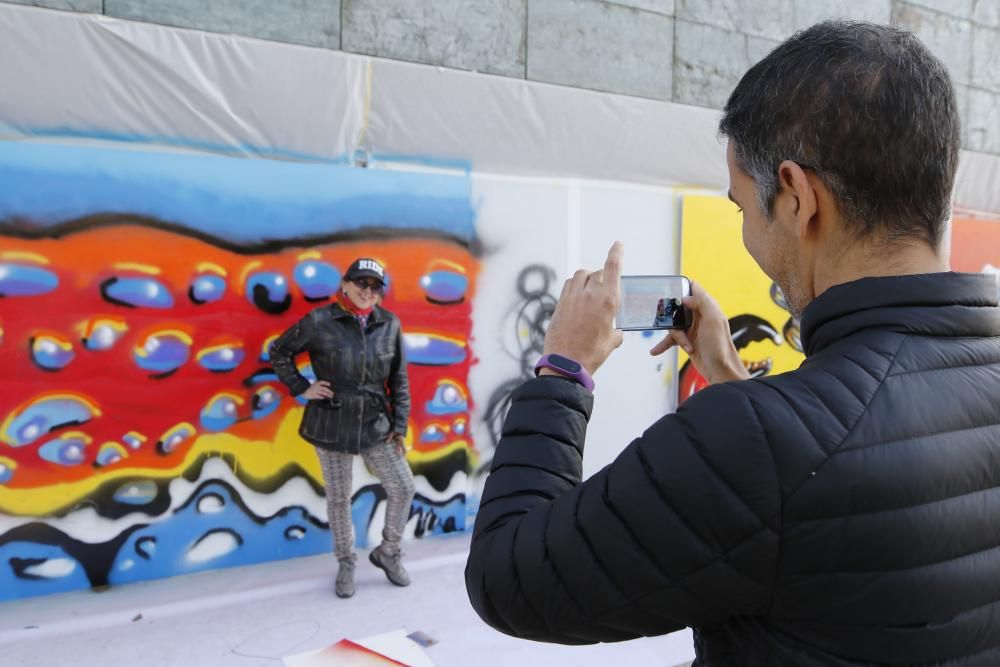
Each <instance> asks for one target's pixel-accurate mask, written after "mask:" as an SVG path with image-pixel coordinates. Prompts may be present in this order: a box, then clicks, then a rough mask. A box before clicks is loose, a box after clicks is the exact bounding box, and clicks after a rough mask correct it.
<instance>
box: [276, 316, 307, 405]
mask: <svg viewBox="0 0 1000 667" xmlns="http://www.w3.org/2000/svg"><path fill="white" fill-rule="evenodd" d="M311 337H312V316H311V315H306V316H305V317H303V318H302V319H301V320H299V321H298V322H296V323H295V324H293V325H292V326H291V327H289V328H288V330H287V331H285V333H283V334H281V335H280V336H278V337H277V338H276V339H274V342H273V343H271V347H270V349H269V350H268V354H269V356H270V357H271V367H272V368H273V369H274V372H275V374H276V375H277V376H278V379H279V380H281V381H282V382H283V383H284V384H285V386H287V387H288V390H289V392H290V393H291V394H292V396H298V395H299V394H301V393H302V392H304V391H305V390H306V389H308V388H309V380H307V379H306V377H305V376H304V375H302V373H300V372H299V369H298V366H296V365H295V356H296V355H298V354H301V353H302V352H304V351H305V350H306V348H307V347H308V346H309V341H310V339H311Z"/></svg>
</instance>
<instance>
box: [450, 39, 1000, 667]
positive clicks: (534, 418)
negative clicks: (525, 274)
mask: <svg viewBox="0 0 1000 667" xmlns="http://www.w3.org/2000/svg"><path fill="white" fill-rule="evenodd" d="M721 129H722V133H723V134H724V135H725V136H726V137H727V138H728V139H729V147H728V162H729V171H730V185H731V187H730V197H731V198H732V199H733V200H734V201H735V202H736V203H737V204H738V205H739V206H740V207H742V209H743V211H744V223H743V224H744V242H745V244H746V246H747V249H748V250H749V252H750V253H751V255H752V256H753V257H754V259H755V260H756V261H757V263H758V264H760V265H761V267H762V268H763V269H764V271H765V272H766V273H767V274H768V275H769V276H770V277H771V278H772V279H773V280H775V281H776V283H777V284H778V285H779V286H780V287H781V289H782V290H783V292H784V294H785V295H786V297H787V299H788V302H789V305H790V308H791V310H792V312H793V313H794V314H796V315H801V322H802V331H801V333H802V341H803V344H804V348H805V352H806V361H805V363H804V364H803V365H802V367H801V368H800V369H798V370H796V371H793V372H790V373H785V374H783V375H779V376H775V377H768V378H762V379H755V380H749V379H747V373H746V370H745V369H744V368H743V367H742V365H741V363H740V360H739V358H738V356H737V354H736V350H735V348H733V345H732V340H731V338H730V335H729V328H728V326H727V324H726V319H725V316H724V315H723V314H722V312H721V311H720V310H719V308H718V306H717V304H716V303H715V302H714V301H713V300H712V299H711V297H710V296H709V295H707V294H705V293H704V292H703V291H702V290H700V289H699V288H697V286H696V287H695V289H694V294H693V296H692V297H691V298H689V299H687V300H686V302H685V303H686V305H687V307H689V308H690V309H691V310H692V311H693V313H694V318H695V322H694V325H693V326H692V328H691V329H689V330H688V331H687V332H686V333H677V332H674V333H672V334H671V335H670V336H668V338H667V339H666V340H664V341H663V342H662V343H660V344H659V345H658V346H657V347H656V348H654V350H653V352H654V353H660V352H663V351H665V350H666V349H668V348H670V347H671V346H673V345H679V346H681V347H683V348H685V349H686V350H688V351H689V353H691V355H692V360H693V363H694V364H695V365H696V367H697V368H698V370H699V371H700V372H701V373H702V375H704V376H705V377H706V378H707V379H708V380H709V381H710V382H711V383H712V384H713V386H711V387H709V388H707V389H705V390H704V391H702V392H700V393H698V394H696V395H695V396H694V397H692V398H691V399H689V400H688V401H687V402H685V403H684V405H683V406H682V407H681V408H680V409H679V410H678V412H677V413H676V414H673V415H668V416H666V417H664V418H662V419H660V420H659V421H658V422H656V423H655V424H653V425H652V426H651V427H649V429H648V430H647V431H646V432H645V433H644V434H643V435H642V437H640V438H639V439H637V440H635V441H634V442H632V443H631V444H630V445H629V446H628V447H627V448H626V449H625V450H624V451H623V452H622V453H621V455H620V456H619V457H618V458H617V459H616V460H615V461H614V462H613V463H612V464H610V465H609V466H607V467H606V468H605V469H603V470H601V471H600V472H598V473H597V474H595V475H594V476H593V477H591V478H590V479H588V480H586V481H585V482H581V459H582V455H583V446H584V438H585V434H586V428H587V420H588V418H589V416H590V411H591V406H592V400H593V397H592V394H591V392H590V391H589V389H588V388H587V385H589V382H590V381H589V375H588V373H593V372H594V371H596V369H597V368H598V367H599V366H600V365H601V364H602V363H603V362H604V361H605V360H606V359H607V358H608V356H609V355H610V354H611V352H612V351H613V349H614V348H615V347H616V346H617V345H618V344H620V342H621V334H620V333H619V332H616V331H615V330H614V329H613V317H614V313H615V310H616V308H617V303H618V299H619V296H620V295H619V283H618V278H619V276H620V274H621V261H622V249H621V247H620V246H618V245H616V246H615V247H614V248H612V251H611V253H610V254H609V257H608V262H607V264H606V266H605V268H604V270H603V271H599V272H596V273H593V274H588V273H586V272H578V273H577V274H576V275H575V276H574V277H573V278H572V279H571V280H569V281H567V283H566V286H565V288H564V290H563V293H562V296H561V298H560V302H559V306H558V308H557V310H556V313H555V315H554V316H553V319H552V322H551V324H550V327H549V330H548V334H547V336H546V341H545V348H546V353H547V354H555V355H560V357H562V359H560V358H559V357H557V358H555V359H552V358H550V359H549V365H548V366H544V367H543V368H542V369H541V370H540V374H541V375H542V377H539V378H538V379H535V380H531V381H529V382H527V383H525V384H524V385H523V386H522V387H521V388H520V389H518V391H517V392H516V394H515V396H514V398H513V403H512V405H511V408H510V412H509V414H508V415H507V419H506V422H505V424H504V429H503V439H502V440H501V442H500V444H499V446H498V448H497V451H496V454H495V457H494V460H493V464H492V472H491V474H490V477H489V478H488V480H487V483H486V487H485V490H484V493H483V498H482V504H481V508H480V510H479V515H478V517H477V519H476V527H475V533H474V536H473V541H472V547H471V553H470V555H469V562H468V566H467V568H466V585H467V588H468V591H469V597H470V600H471V601H472V605H473V607H474V608H475V609H476V611H477V612H478V613H479V615H480V616H481V617H482V618H483V619H484V620H485V621H486V622H487V623H489V624H490V625H492V626H493V627H495V628H497V629H498V630H500V631H502V632H505V633H508V634H511V635H515V636H518V637H524V638H526V639H534V640H537V641H546V642H560V643H566V644H585V643H592V642H605V641H620V640H625V639H631V638H634V637H639V636H646V635H659V634H664V633H669V632H673V631H675V630H678V629H680V628H683V627H685V626H689V627H691V628H693V629H694V636H695V649H696V653H697V655H698V658H697V660H696V663H695V664H696V665H713V666H714V665H750V666H755V667H756V666H758V665H797V666H811V665H869V664H889V665H909V664H924V663H932V664H941V665H955V666H957V665H1000V407H998V400H1000V399H998V397H1000V309H998V308H997V285H996V282H995V280H994V279H993V278H992V277H988V276H978V275H960V274H954V273H947V270H948V261H947V258H946V257H945V255H944V250H943V249H942V248H943V244H942V238H943V236H944V234H945V233H946V231H947V226H946V220H947V218H948V216H949V204H950V202H949V199H950V193H951V189H952V185H953V181H954V174H955V168H956V165H957V158H958V147H959V136H960V133H959V122H958V111H957V107H956V102H955V94H954V90H953V88H952V85H951V82H950V80H949V78H948V75H947V73H946V71H945V69H944V67H943V66H942V65H941V63H940V62H939V61H938V60H937V59H935V58H934V57H933V56H932V55H931V54H930V53H929V52H928V51H927V50H926V48H924V47H923V46H922V45H921V44H920V43H919V42H918V41H917V40H916V39H915V38H914V37H913V36H912V35H909V34H907V33H904V32H902V31H899V30H896V29H894V28H889V27H882V26H873V25H867V24H854V23H843V22H830V23H824V24H819V25H817V26H814V27H813V28H810V29H809V30H807V31H805V32H803V33H800V34H798V35H796V36H794V37H793V38H791V39H790V40H788V41H787V42H785V43H783V44H782V45H780V46H778V47H777V48H776V49H775V50H774V51H773V52H772V53H771V54H770V55H768V56H767V57H766V58H765V59H764V60H763V61H761V62H760V63H758V64H757V65H755V66H754V67H753V68H752V69H751V70H750V71H749V72H748V73H747V74H746V76H745V77H744V78H743V80H742V81H741V82H740V84H739V85H738V86H737V88H736V90H735V91H734V92H733V94H732V96H731V97H730V99H729V102H728V103H727V105H726V108H725V111H724V116H723V120H722V125H721ZM566 358H568V359H569V360H575V362H578V364H579V366H580V367H581V368H580V369H579V372H577V371H578V369H577V368H576V367H574V365H573V364H572V363H570V361H567V360H566ZM591 386H592V385H591ZM616 400H628V397H627V396H621V397H616Z"/></svg>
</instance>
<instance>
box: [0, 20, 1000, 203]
mask: <svg viewBox="0 0 1000 667" xmlns="http://www.w3.org/2000/svg"><path fill="white" fill-rule="evenodd" d="M0 63H3V67H2V69H0V90H2V91H3V95H0V135H4V136H6V137H7V138H15V137H22V138H26V137H60V138H66V137H73V136H81V137H90V138H97V139H102V138H103V139H124V140H138V141H142V142H144V143H158V144H162V145H165V146H180V147H190V148H197V149H202V150H205V149H207V150H215V151H220V152H229V153H237V154H246V155H259V156H265V157H279V158H280V157H284V158H291V159H330V160H340V161H347V160H351V159H353V158H354V157H355V155H356V149H357V150H360V151H361V152H368V153H370V154H371V155H372V156H375V157H377V158H381V159H384V160H402V161H413V162H417V163H421V164H428V165H433V166H443V167H449V166H457V167H460V168H462V169H465V170H472V171H480V172H489V173H502V174H514V175H522V176H542V175H544V176H564V177H577V178H587V179H597V180H613V181H625V182H633V183H645V184H655V185H693V186H701V187H706V188H711V189H719V190H721V189H724V188H725V187H726V186H727V181H728V177H727V173H726V165H725V152H724V149H723V145H722V143H721V142H720V141H719V140H718V138H717V135H716V123H717V120H718V115H719V112H718V111H714V110H710V109H701V108H696V107H688V106H684V105H679V104H670V103H664V102H655V101H650V100H644V99H638V98H631V97H625V96H620V95H611V94H606V93H597V92H591V91H585V90H579V89H573V88H564V87H560V86H553V85H548V84H541V83H534V82H528V81H521V80H515V79H507V78H502V77H495V76H487V75H481V74H476V73H470V72H460V71H455V70H447V69H442V68H435V67H428V66H423V65H413V64H409V63H401V62H395V61H387V60H379V59H375V58H368V57H361V56H353V55H350V54H345V53H340V52H334V51H325V50H322V49H314V48H307V47H301V46H294V45H287V44H278V43H273V42H265V41H260V40H254V39H248V38H241V37H233V36H227V35H217V34H208V33H201V32H197V31H189V30H182V29H176V28H168V27H163V26H157V25H150V24H142V23H131V22H127V21H121V20H117V19H111V18H107V17H104V16H97V15H87V14H75V13H64V12H56V11H50V10H43V9H37V8H32V7H21V6H16V5H0ZM955 201H956V204H957V206H959V207H961V208H963V209H968V210H972V211H980V212H1000V157H997V156H994V155H985V154H976V153H970V152H963V159H962V165H961V169H960V171H959V178H958V182H957V184H956V189H955Z"/></svg>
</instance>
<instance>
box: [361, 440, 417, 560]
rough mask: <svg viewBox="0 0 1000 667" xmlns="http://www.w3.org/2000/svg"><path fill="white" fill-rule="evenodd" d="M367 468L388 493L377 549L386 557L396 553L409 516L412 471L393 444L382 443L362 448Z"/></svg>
mask: <svg viewBox="0 0 1000 667" xmlns="http://www.w3.org/2000/svg"><path fill="white" fill-rule="evenodd" d="M361 455H362V456H364V459H365V462H366V463H367V464H368V467H369V468H371V469H372V472H374V473H375V476H376V477H378V479H379V482H381V483H382V488H384V489H385V493H386V495H387V496H388V499H387V500H386V507H385V527H384V528H383V529H382V544H381V546H380V547H379V550H380V551H381V552H382V553H384V554H385V555H387V556H397V555H398V554H399V553H400V549H399V542H400V540H401V539H402V537H403V530H405V529H406V522H407V521H408V520H409V518H410V505H411V504H412V502H413V494H414V493H415V489H414V486H413V473H412V472H410V466H409V464H408V463H407V462H406V456H405V455H404V454H403V453H402V452H400V451H399V448H398V447H397V446H396V444H395V443H388V442H383V443H379V444H377V445H374V446H373V447H370V448H368V449H366V450H362V452H361Z"/></svg>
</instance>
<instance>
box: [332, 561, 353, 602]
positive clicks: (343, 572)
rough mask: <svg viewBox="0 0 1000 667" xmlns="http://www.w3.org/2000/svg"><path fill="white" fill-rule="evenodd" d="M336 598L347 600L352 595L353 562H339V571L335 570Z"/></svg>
mask: <svg viewBox="0 0 1000 667" xmlns="http://www.w3.org/2000/svg"><path fill="white" fill-rule="evenodd" d="M336 591H337V597H338V598H349V597H351V596H352V595H354V561H352V560H342V561H340V569H339V570H337V586H336Z"/></svg>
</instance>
